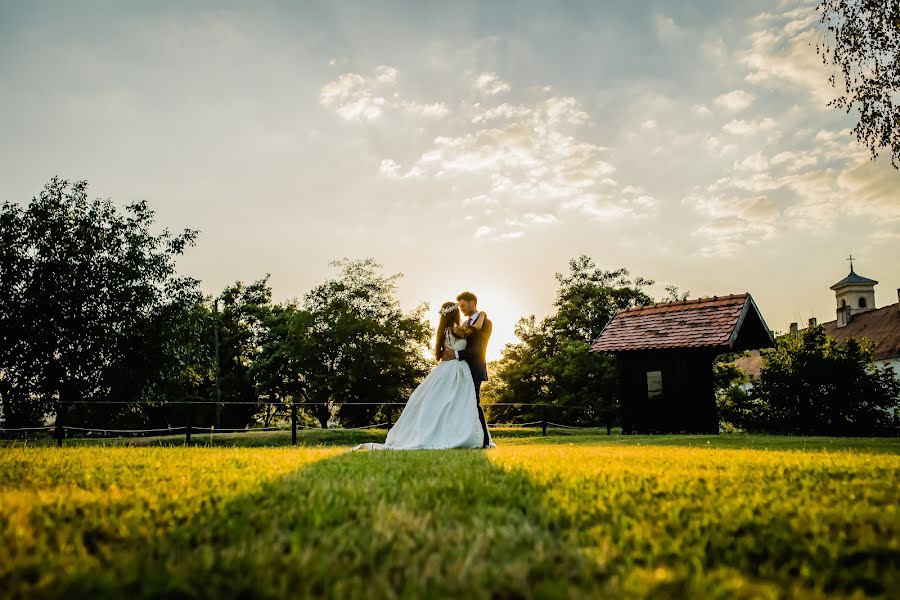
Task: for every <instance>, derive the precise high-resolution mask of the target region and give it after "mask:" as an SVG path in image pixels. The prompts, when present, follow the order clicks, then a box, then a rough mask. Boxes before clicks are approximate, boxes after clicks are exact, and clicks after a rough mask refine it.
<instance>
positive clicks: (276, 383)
mask: <svg viewBox="0 0 900 600" xmlns="http://www.w3.org/2000/svg"><path fill="white" fill-rule="evenodd" d="M298 311H299V307H298V306H297V303H296V302H295V301H290V302H285V303H284V304H276V305H275V306H273V307H272V310H271V311H270V313H269V319H268V323H267V324H266V327H265V331H264V334H263V339H262V344H261V347H260V351H259V355H258V356H257V359H256V362H255V363H254V365H253V367H252V368H251V374H252V376H253V379H254V380H255V381H256V384H257V389H258V391H259V393H260V394H262V395H263V396H264V397H265V398H267V400H268V401H269V402H271V403H284V404H267V405H266V406H265V409H264V411H263V415H262V420H263V427H269V426H270V425H271V423H272V420H273V419H275V418H276V417H278V416H281V415H283V414H285V413H286V411H287V407H286V406H285V404H288V403H294V402H300V401H301V399H302V397H303V388H302V374H301V372H300V369H299V364H298V361H297V357H296V356H295V355H294V354H293V353H292V352H291V347H292V344H291V342H292V339H291V325H292V323H293V321H294V319H296V318H297V315H298Z"/></svg>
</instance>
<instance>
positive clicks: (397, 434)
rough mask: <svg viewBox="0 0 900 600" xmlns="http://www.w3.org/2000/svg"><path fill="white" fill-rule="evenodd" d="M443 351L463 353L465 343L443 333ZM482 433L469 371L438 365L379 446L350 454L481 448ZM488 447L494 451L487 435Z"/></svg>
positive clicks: (455, 364)
mask: <svg viewBox="0 0 900 600" xmlns="http://www.w3.org/2000/svg"><path fill="white" fill-rule="evenodd" d="M445 347H446V348H451V349H453V350H463V349H465V347H466V340H464V339H458V338H456V337H455V336H453V335H452V334H451V333H450V330H449V329H448V330H447V337H446V339H445ZM483 441H484V432H483V431H482V429H481V421H480V420H479V418H478V404H477V400H476V398H475V385H474V384H473V383H472V371H470V370H469V365H468V364H467V363H466V361H464V360H445V361H443V362H441V363H440V364H439V365H438V366H437V367H435V368H434V370H432V371H431V373H429V374H428V376H427V377H426V378H425V379H424V380H423V381H422V383H420V384H419V387H417V388H416V389H415V391H414V392H413V393H412V394H411V395H410V397H409V400H408V401H407V403H406V406H405V407H404V409H403V413H402V414H401V415H400V418H399V419H397V422H396V423H394V426H393V427H392V428H391V430H390V431H388V434H387V439H386V440H385V441H384V443H383V444H376V443H374V442H368V443H365V444H359V445H358V446H355V447H354V448H353V449H354V450H416V449H432V450H437V449H442V448H481V447H482V442H483ZM488 441H489V447H490V448H494V447H496V446H495V445H494V441H493V439H491V437H490V432H488Z"/></svg>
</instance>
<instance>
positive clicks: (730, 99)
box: [713, 90, 756, 112]
mask: <svg viewBox="0 0 900 600" xmlns="http://www.w3.org/2000/svg"><path fill="white" fill-rule="evenodd" d="M755 99H756V98H755V96H754V95H753V94H751V93H749V92H745V91H744V90H734V91H731V92H728V93H727V94H722V95H720V96H716V99H715V100H714V101H713V102H715V104H716V106H719V107H720V108H724V109H725V110H728V111H731V112H739V111H742V110H744V109H745V108H747V107H749V106H750V105H751V104H753V101H754V100H755Z"/></svg>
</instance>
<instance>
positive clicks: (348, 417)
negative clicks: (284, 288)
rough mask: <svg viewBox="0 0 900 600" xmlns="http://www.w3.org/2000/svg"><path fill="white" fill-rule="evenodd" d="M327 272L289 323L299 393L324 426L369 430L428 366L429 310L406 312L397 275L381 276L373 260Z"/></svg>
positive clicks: (338, 264)
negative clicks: (334, 424) (329, 275)
mask: <svg viewBox="0 0 900 600" xmlns="http://www.w3.org/2000/svg"><path fill="white" fill-rule="evenodd" d="M332 266H334V267H337V268H338V269H339V272H338V274H337V276H336V277H334V278H332V279H329V280H327V281H325V282H324V283H322V284H321V285H319V286H317V287H315V288H313V289H312V290H311V291H310V292H309V293H307V294H306V296H305V297H304V299H303V302H302V306H301V309H300V310H298V311H297V312H296V314H295V315H294V316H293V318H292V321H291V324H290V331H289V338H288V344H289V352H290V354H291V356H292V358H293V360H294V361H296V362H295V363H293V364H294V365H295V366H294V367H293V368H296V370H297V373H298V375H299V378H300V382H301V385H300V386H299V388H298V390H297V391H298V392H299V394H300V395H301V399H302V401H303V403H305V404H306V405H307V407H308V408H307V410H308V411H309V412H310V413H311V414H312V415H313V416H314V417H315V418H316V419H317V420H318V421H319V423H320V424H321V426H322V427H323V428H324V427H326V426H327V423H328V421H329V419H330V418H332V417H336V418H338V419H339V420H340V422H341V423H342V424H343V425H346V426H356V425H364V424H369V423H372V422H373V420H375V419H376V418H378V417H380V418H385V417H386V415H387V413H386V411H387V410H391V409H390V408H389V407H385V406H384V405H383V404H384V403H387V402H397V401H405V400H406V399H407V398H408V397H409V394H410V393H411V392H412V390H413V389H414V388H415V386H416V384H418V382H419V380H420V379H421V378H422V377H423V376H424V375H425V374H426V373H427V371H428V369H429V367H430V363H429V361H428V360H427V359H426V356H427V355H428V350H429V343H430V340H431V333H432V332H431V328H430V325H429V324H428V322H427V321H426V320H425V311H426V310H427V306H425V305H422V306H419V307H418V308H416V309H415V310H413V311H412V312H409V313H404V312H403V311H402V310H401V309H400V307H399V306H398V304H397V280H398V279H399V278H400V277H401V275H400V274H395V275H383V274H382V273H381V266H380V265H378V264H377V263H376V262H375V261H374V260H372V259H365V260H346V259H345V260H342V261H338V262H334V263H332Z"/></svg>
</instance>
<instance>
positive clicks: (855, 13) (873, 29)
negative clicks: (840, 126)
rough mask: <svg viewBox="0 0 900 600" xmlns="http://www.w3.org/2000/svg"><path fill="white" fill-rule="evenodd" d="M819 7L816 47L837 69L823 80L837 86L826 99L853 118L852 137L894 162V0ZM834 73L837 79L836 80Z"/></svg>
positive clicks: (828, 1)
mask: <svg viewBox="0 0 900 600" xmlns="http://www.w3.org/2000/svg"><path fill="white" fill-rule="evenodd" d="M817 10H818V12H819V23H820V31H821V32H822V34H823V35H822V37H821V40H820V41H819V42H818V43H817V45H816V51H817V52H819V53H821V55H822V61H823V62H824V63H825V64H826V65H829V66H832V67H833V68H834V69H835V70H836V71H837V72H839V74H838V73H832V75H831V77H830V78H829V82H830V83H831V85H832V86H834V87H839V86H840V87H841V88H843V91H842V93H841V94H840V96H838V97H837V98H836V99H834V100H832V101H831V102H830V103H829V106H834V107H837V108H840V109H843V110H845V111H846V112H848V113H849V112H850V110H851V109H853V108H854V107H856V109H857V111H858V112H859V121H858V123H857V124H856V126H855V127H854V128H853V133H854V134H856V138H857V140H859V142H860V143H862V144H865V145H866V146H867V147H868V148H869V149H870V150H871V152H872V158H873V159H874V158H876V157H877V156H878V149H879V148H887V149H889V150H890V153H891V164H892V165H894V168H898V162H900V104H898V94H900V0H822V1H821V2H820V3H819V5H818V8H817ZM838 79H840V80H841V81H840V82H839V81H838Z"/></svg>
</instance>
